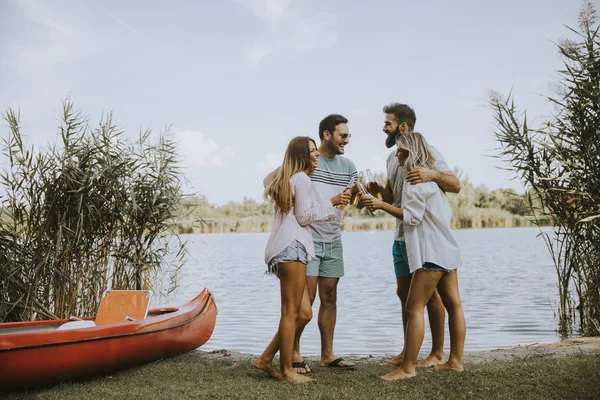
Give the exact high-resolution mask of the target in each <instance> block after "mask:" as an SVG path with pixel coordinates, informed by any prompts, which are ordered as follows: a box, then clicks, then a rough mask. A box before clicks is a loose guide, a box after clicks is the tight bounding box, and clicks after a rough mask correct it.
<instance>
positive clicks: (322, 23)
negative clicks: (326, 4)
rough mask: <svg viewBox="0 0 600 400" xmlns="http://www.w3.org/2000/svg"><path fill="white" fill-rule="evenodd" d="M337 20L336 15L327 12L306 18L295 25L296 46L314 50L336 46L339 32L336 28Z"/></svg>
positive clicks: (301, 48)
mask: <svg viewBox="0 0 600 400" xmlns="http://www.w3.org/2000/svg"><path fill="white" fill-rule="evenodd" d="M337 21H338V17H337V16H336V15H333V14H330V13H327V12H320V13H318V14H316V15H313V16H312V17H309V18H304V19H303V21H302V23H299V24H297V25H295V42H296V48H298V49H300V50H314V49H318V48H329V47H333V46H335V45H336V44H337V42H338V33H337V31H336V30H335V25H336V24H337Z"/></svg>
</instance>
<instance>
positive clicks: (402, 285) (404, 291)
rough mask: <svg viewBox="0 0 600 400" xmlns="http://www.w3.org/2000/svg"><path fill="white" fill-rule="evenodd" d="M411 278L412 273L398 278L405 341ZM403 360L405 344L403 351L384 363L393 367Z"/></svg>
mask: <svg viewBox="0 0 600 400" xmlns="http://www.w3.org/2000/svg"><path fill="white" fill-rule="evenodd" d="M410 278H411V275H406V276H401V277H400V278H396V295H397V296H398V298H399V299H400V310H401V313H402V330H403V331H404V338H405V339H404V342H405V343H406V322H407V321H406V300H407V299H408V290H409V289H410ZM402 360H404V346H403V347H402V351H401V352H400V354H398V355H397V356H396V357H394V358H392V359H391V360H389V361H388V362H386V363H384V365H390V366H393V367H397V366H399V365H400V364H402Z"/></svg>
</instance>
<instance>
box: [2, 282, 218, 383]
mask: <svg viewBox="0 0 600 400" xmlns="http://www.w3.org/2000/svg"><path fill="white" fill-rule="evenodd" d="M150 295H151V293H150V292H149V291H145V290H110V291H107V292H106V294H105V295H104V296H103V298H102V301H101V303H100V307H99V308H98V313H97V315H96V316H93V317H86V318H82V319H79V318H73V317H71V318H70V319H66V320H50V321H28V322H13V323H5V324H0V391H7V390H14V389H19V388H25V387H32V386H38V385H45V384H51V383H56V382H61V381H70V380H75V379H79V378H85V377H91V376H95V375H101V374H104V373H107V372H110V371H114V370H117V369H121V368H126V367H130V366H134V365H139V364H143V363H147V362H150V361H153V360H157V359H160V358H164V357H170V356H174V355H176V354H180V353H185V352H188V351H191V350H194V349H197V348H198V347H200V346H202V345H203V344H204V343H206V342H207V341H208V339H209V338H210V336H211V335H212V332H213V330H214V327H215V322H216V317H217V307H216V305H215V301H214V298H213V296H212V294H211V293H210V292H209V291H208V289H204V290H203V291H202V292H201V293H200V294H199V295H198V296H196V298H194V299H193V300H192V301H190V302H189V303H187V304H183V305H181V306H179V307H173V308H158V309H153V310H148V307H149V304H150Z"/></svg>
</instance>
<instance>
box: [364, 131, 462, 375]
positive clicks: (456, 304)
mask: <svg viewBox="0 0 600 400" xmlns="http://www.w3.org/2000/svg"><path fill="white" fill-rule="evenodd" d="M396 142H397V145H398V151H397V153H396V156H397V157H398V161H399V163H400V165H401V166H404V168H406V170H407V171H410V170H411V169H413V168H416V167H426V168H429V169H433V168H434V165H435V159H434V156H433V154H432V152H431V148H430V147H429V145H428V144H427V141H426V140H425V138H424V137H423V135H421V134H420V133H417V132H409V133H404V134H401V135H398V137H397V139H396ZM363 201H364V203H365V205H366V206H367V207H369V209H372V210H375V209H384V208H385V211H387V212H388V213H390V214H392V215H394V216H395V217H396V218H398V219H400V220H401V221H402V222H403V223H404V237H405V240H406V250H407V253H408V264H409V267H410V271H411V273H412V274H413V276H412V280H411V284H410V290H409V294H408V299H407V303H406V310H407V316H408V323H407V325H406V332H405V338H404V341H405V353H404V360H403V361H402V364H401V365H400V367H399V368H398V369H397V370H395V371H393V372H391V373H389V374H387V375H384V376H382V378H383V379H385V380H396V379H405V378H411V377H413V376H415V375H416V368H417V364H418V362H417V356H418V355H419V350H420V349H421V344H422V343H423V336H424V331H425V328H424V326H425V324H424V309H425V306H426V305H427V302H428V301H429V299H430V298H431V296H432V295H433V293H434V292H435V289H436V288H437V290H438V292H439V294H440V296H441V298H442V302H443V303H444V307H445V308H446V310H447V311H448V317H449V319H448V324H449V326H450V357H449V358H448V361H447V362H446V363H445V364H440V365H437V366H436V367H435V368H434V370H453V371H457V372H462V371H463V370H464V368H463V349H464V344H465V336H466V330H467V328H466V324H465V318H464V313H463V309H462V303H461V300H460V293H459V290H458V275H457V268H458V266H459V265H460V250H459V248H458V244H457V243H456V240H455V239H454V236H453V235H452V231H451V229H450V221H451V220H452V211H451V210H450V205H449V204H448V200H447V199H446V195H445V194H444V193H443V192H442V190H441V189H440V188H439V186H438V185H437V184H436V183H435V182H424V183H418V184H416V185H407V184H405V185H404V190H403V191H402V203H401V204H402V207H401V208H398V207H394V206H392V205H389V204H386V203H383V202H382V201H381V200H378V199H377V198H373V197H363ZM390 208H393V210H392V209H390Z"/></svg>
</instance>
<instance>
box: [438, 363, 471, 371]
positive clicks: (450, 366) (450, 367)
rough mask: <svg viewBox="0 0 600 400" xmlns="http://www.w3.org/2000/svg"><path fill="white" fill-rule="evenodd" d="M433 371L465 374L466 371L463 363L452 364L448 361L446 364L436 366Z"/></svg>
mask: <svg viewBox="0 0 600 400" xmlns="http://www.w3.org/2000/svg"><path fill="white" fill-rule="evenodd" d="M433 370H434V371H455V372H463V371H464V370H465V367H464V366H463V364H462V363H457V362H452V361H450V360H448V362H447V363H445V364H439V365H436V366H435V368H433Z"/></svg>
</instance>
